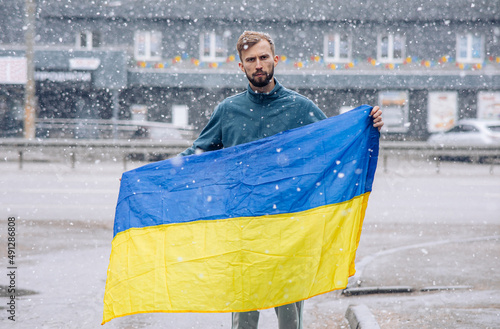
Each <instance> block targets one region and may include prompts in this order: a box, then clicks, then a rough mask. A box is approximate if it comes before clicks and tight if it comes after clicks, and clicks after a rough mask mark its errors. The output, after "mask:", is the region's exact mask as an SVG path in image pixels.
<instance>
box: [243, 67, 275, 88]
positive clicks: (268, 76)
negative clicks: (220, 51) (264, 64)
mask: <svg viewBox="0 0 500 329" xmlns="http://www.w3.org/2000/svg"><path fill="white" fill-rule="evenodd" d="M245 73H246V76H247V79H248V81H250V83H251V84H252V85H253V86H255V87H257V88H262V87H265V86H267V85H268V84H269V82H271V80H273V77H274V67H271V72H269V73H265V72H264V71H257V72H255V73H264V74H265V75H266V78H265V79H264V80H261V81H257V80H256V79H255V78H254V77H253V76H249V75H248V72H247V71H246V70H245Z"/></svg>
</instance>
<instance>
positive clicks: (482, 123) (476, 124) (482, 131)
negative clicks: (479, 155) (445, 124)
mask: <svg viewBox="0 0 500 329" xmlns="http://www.w3.org/2000/svg"><path fill="white" fill-rule="evenodd" d="M427 141H428V142H429V143H430V144H433V145H444V146H448V145H451V146H487V145H499V146H500V120H496V121H491V120H479V119H463V120H459V121H458V122H457V123H456V124H455V126H454V127H453V128H451V129H450V130H448V131H446V132H444V133H437V134H433V135H431V136H430V137H429V139H428V140H427Z"/></svg>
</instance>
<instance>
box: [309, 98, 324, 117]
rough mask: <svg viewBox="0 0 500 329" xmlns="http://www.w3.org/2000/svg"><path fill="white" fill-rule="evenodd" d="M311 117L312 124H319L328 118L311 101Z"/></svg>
mask: <svg viewBox="0 0 500 329" xmlns="http://www.w3.org/2000/svg"><path fill="white" fill-rule="evenodd" d="M308 103H309V115H310V116H311V120H312V122H317V121H320V120H324V119H326V118H327V116H326V114H325V113H324V112H323V111H321V110H320V108H319V107H318V106H317V105H316V104H315V103H314V102H313V101H311V100H309V102H308Z"/></svg>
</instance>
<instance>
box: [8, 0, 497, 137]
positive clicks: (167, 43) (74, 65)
mask: <svg viewBox="0 0 500 329" xmlns="http://www.w3.org/2000/svg"><path fill="white" fill-rule="evenodd" d="M0 15H1V16H2V18H6V17H9V19H8V20H7V19H2V20H1V23H0V29H1V31H0V125H1V127H2V136H21V135H22V132H21V130H22V120H23V115H24V108H23V107H24V104H23V102H24V101H23V97H24V96H23V93H24V84H25V81H26V77H25V73H26V60H25V55H24V54H25V53H24V49H25V48H24V35H23V24H24V22H23V17H24V1H23V0H13V1H9V2H5V1H4V2H3V3H2V4H1V5H0ZM499 17H500V3H499V2H498V1H496V0H478V1H466V0H456V1H453V2H449V3H440V2H437V1H430V0H426V1H419V2H415V1H411V0H400V1H393V0H386V1H383V2H382V1H361V0H352V1H344V0H342V1H328V2H321V3H316V2H311V1H303V0H301V1H295V2H290V1H284V0H276V1H274V2H271V3H269V2H264V1H254V2H251V3H245V2H237V1H232V0H226V1H216V2H209V1H190V0H187V1H183V2H182V3H181V2H173V1H160V0H158V1H152V0H148V1H142V2H140V3H139V2H136V1H133V0H116V1H111V0H94V1H83V0H81V1H75V0H72V1H69V0H61V1H57V2H56V1H43V2H39V3H38V7H37V17H36V22H37V23H36V40H35V41H36V47H35V70H36V71H35V80H36V85H37V98H38V109H37V118H38V120H45V121H47V120H51V119H77V120H78V119H81V120H86V119H87V120H88V119H118V120H131V119H135V118H137V117H140V116H146V118H147V120H150V121H159V122H172V123H174V124H176V125H179V126H185V125H193V126H194V127H195V129H197V130H198V131H199V130H201V129H202V128H203V126H204V125H205V123H206V122H207V121H208V119H209V117H210V115H211V113H212V111H213V109H214V107H215V106H216V104H217V103H218V102H219V101H221V100H222V99H224V98H225V97H227V96H230V95H233V94H235V93H238V92H241V91H243V90H244V89H245V88H246V86H247V81H246V78H245V76H244V75H243V73H242V72H241V71H240V70H239V68H238V64H237V63H238V60H239V58H238V54H237V52H236V49H235V45H236V41H237V38H238V36H239V35H240V34H241V33H242V32H243V31H244V30H259V31H265V32H268V33H269V34H270V35H271V36H272V37H273V39H274V40H275V43H276V53H277V55H279V58H280V62H279V64H278V66H277V68H276V72H275V73H276V77H277V79H278V80H279V81H280V82H281V83H282V84H283V85H285V86H286V87H288V88H290V89H294V90H296V91H298V92H300V93H302V94H304V95H306V96H308V97H309V98H311V99H312V100H313V101H314V102H316V103H317V104H318V106H319V107H320V108H321V109H322V110H323V111H324V112H325V113H326V114H327V115H328V116H333V115H338V114H340V113H343V112H344V111H347V110H349V109H351V108H354V107H356V106H358V105H361V104H372V105H377V104H378V105H380V106H382V107H383V109H384V121H385V122H386V125H385V130H384V132H383V134H384V136H385V138H387V139H400V140H401V139H404V140H425V139H426V138H427V137H428V136H429V134H430V133H433V132H437V131H443V130H446V129H448V128H450V127H451V126H452V125H453V123H454V122H456V121H457V120H458V119H460V118H484V119H500V18H499ZM83 137H85V136H83ZM89 137H91V136H89Z"/></svg>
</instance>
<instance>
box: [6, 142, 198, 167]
mask: <svg viewBox="0 0 500 329" xmlns="http://www.w3.org/2000/svg"><path fill="white" fill-rule="evenodd" d="M191 145H192V141H189V140H180V139H179V140H165V141H161V142H159V141H150V140H76V139H74V140H58V139H36V140H27V139H21V138H15V139H0V149H1V150H2V153H4V154H7V156H4V157H5V158H7V157H9V158H12V154H10V156H9V153H15V154H16V156H17V157H18V161H19V169H22V168H23V163H24V161H25V160H26V159H25V157H26V156H27V155H28V157H31V158H32V159H35V160H38V161H40V160H46V161H54V159H60V158H61V157H62V158H63V159H69V160H70V162H71V167H72V168H74V167H75V164H76V162H77V158H81V159H95V158H103V159H113V160H118V159H121V161H123V167H124V169H125V170H126V168H127V161H128V160H130V159H134V158H139V159H141V158H144V160H147V158H148V156H150V157H153V158H155V157H156V158H168V157H172V156H175V155H177V154H179V153H180V152H182V151H184V150H185V149H186V148H188V147H190V146H191ZM141 155H142V157H141Z"/></svg>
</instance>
